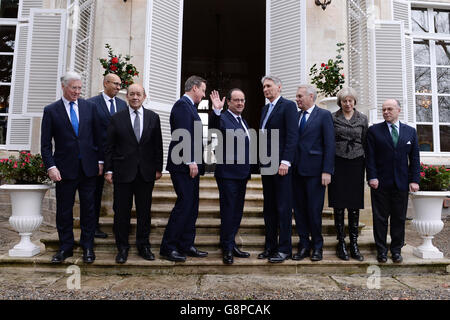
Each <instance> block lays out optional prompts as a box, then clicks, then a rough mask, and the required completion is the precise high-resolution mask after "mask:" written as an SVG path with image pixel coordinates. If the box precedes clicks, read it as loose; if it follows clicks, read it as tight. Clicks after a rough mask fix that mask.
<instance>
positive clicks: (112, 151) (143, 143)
mask: <svg viewBox="0 0 450 320" xmlns="http://www.w3.org/2000/svg"><path fill="white" fill-rule="evenodd" d="M143 111H144V120H143V123H144V125H143V129H142V135H141V139H140V140H139V142H138V141H137V139H136V136H135V135H134V131H133V126H132V124H131V117H130V112H129V108H126V109H125V110H122V111H119V112H117V113H115V114H114V115H113V116H112V117H111V122H110V124H109V126H108V132H107V138H106V151H105V172H108V171H112V172H113V181H114V182H115V183H116V182H117V183H129V182H132V181H134V179H135V178H136V175H137V173H138V170H139V172H140V173H141V175H142V177H143V179H144V180H145V181H147V182H149V181H152V180H155V175H156V171H159V172H162V167H163V147H162V135H161V123H160V120H159V115H158V114H156V113H155V112H153V111H151V110H148V109H145V108H143Z"/></svg>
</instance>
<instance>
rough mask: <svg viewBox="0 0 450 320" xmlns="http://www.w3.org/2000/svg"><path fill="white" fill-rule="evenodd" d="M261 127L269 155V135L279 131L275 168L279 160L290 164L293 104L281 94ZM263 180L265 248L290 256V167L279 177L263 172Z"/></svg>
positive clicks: (294, 117) (295, 135)
mask: <svg viewBox="0 0 450 320" xmlns="http://www.w3.org/2000/svg"><path fill="white" fill-rule="evenodd" d="M268 110H269V104H267V105H265V106H264V108H263V110H262V114H261V122H260V129H262V125H263V122H264V119H265V117H266V114H267V112H268ZM264 129H265V130H264V133H265V134H266V135H267V145H266V146H267V153H268V155H269V157H271V156H272V155H271V154H270V153H271V136H272V134H273V132H274V130H278V133H279V137H278V141H277V142H278V148H275V152H277V153H278V154H277V156H278V162H277V163H274V165H275V166H276V168H277V169H276V170H277V171H278V167H279V166H280V163H281V161H282V160H285V161H289V162H290V163H291V165H292V163H293V161H294V154H295V146H296V143H297V139H298V132H297V107H296V105H295V103H294V102H292V101H290V100H287V99H284V98H283V97H280V98H279V100H278V102H277V103H276V105H275V106H274V108H273V110H272V113H271V114H270V116H269V118H268V119H267V122H266V125H265V128H264ZM260 162H261V160H260ZM260 166H261V170H263V169H264V167H268V166H269V165H268V164H262V163H261V164H260ZM262 173H263V171H262ZM262 183H263V195H264V209H263V211H264V224H265V228H266V239H265V249H266V250H269V251H270V252H271V253H276V252H282V253H285V254H289V255H290V254H291V253H292V240H291V236H292V167H290V168H289V171H288V174H287V175H285V176H280V175H279V174H278V173H276V174H273V175H264V174H263V175H262ZM278 230H279V232H278Z"/></svg>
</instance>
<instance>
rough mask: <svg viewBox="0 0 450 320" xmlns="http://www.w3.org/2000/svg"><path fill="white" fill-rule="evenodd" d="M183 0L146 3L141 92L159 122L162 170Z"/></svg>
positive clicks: (177, 76) (176, 82)
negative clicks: (161, 142) (145, 93)
mask: <svg viewBox="0 0 450 320" xmlns="http://www.w3.org/2000/svg"><path fill="white" fill-rule="evenodd" d="M182 28H183V0H150V1H147V26H146V48H145V58H144V59H145V64H144V72H143V77H144V88H145V89H146V91H147V96H148V101H147V106H148V108H149V109H152V110H153V111H155V112H157V113H158V114H159V116H160V120H161V129H162V135H163V150H164V168H165V164H166V160H167V150H168V147H169V143H170V140H171V133H170V123H169V116H170V111H171V109H172V106H173V104H174V103H175V101H176V100H178V98H179V96H180V82H181V46H182Z"/></svg>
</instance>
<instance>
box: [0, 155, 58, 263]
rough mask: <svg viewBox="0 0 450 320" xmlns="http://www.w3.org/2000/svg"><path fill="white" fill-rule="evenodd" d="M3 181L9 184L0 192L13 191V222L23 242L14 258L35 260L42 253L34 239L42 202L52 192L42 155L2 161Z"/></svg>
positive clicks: (20, 243) (12, 157) (14, 250)
mask: <svg viewBox="0 0 450 320" xmlns="http://www.w3.org/2000/svg"><path fill="white" fill-rule="evenodd" d="M0 179H1V181H2V183H3V182H7V184H3V185H1V186H0V190H6V191H7V192H9V195H10V199H11V212H12V214H11V217H10V218H9V223H10V224H11V226H12V227H13V228H14V229H15V230H16V231H17V232H18V233H19V235H20V237H21V239H20V242H19V243H18V244H17V245H15V246H14V248H13V249H11V250H9V255H10V256H12V257H32V256H34V255H36V254H38V253H39V252H40V248H39V246H36V245H35V244H33V243H32V242H31V240H30V238H31V235H32V233H33V231H36V230H37V229H38V228H39V227H40V225H41V223H42V221H43V217H42V213H41V207H42V199H43V198H44V196H45V193H46V192H47V190H48V189H50V185H49V184H47V182H49V179H48V175H47V170H46V169H45V167H44V164H43V161H42V157H41V155H40V154H36V155H32V154H31V153H29V152H28V151H21V152H20V153H19V156H18V157H16V156H10V157H9V158H6V159H1V160H0Z"/></svg>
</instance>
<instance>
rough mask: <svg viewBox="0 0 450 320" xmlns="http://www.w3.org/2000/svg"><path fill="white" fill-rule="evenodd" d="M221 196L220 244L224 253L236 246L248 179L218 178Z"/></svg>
mask: <svg viewBox="0 0 450 320" xmlns="http://www.w3.org/2000/svg"><path fill="white" fill-rule="evenodd" d="M216 181H217V186H218V187H219V194H220V243H221V245H222V249H223V251H231V250H233V248H234V247H235V246H236V242H235V237H236V234H237V232H238V230H239V226H240V225H241V220H242V214H243V212H244V202H245V191H246V188H247V179H224V178H217V177H216Z"/></svg>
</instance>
